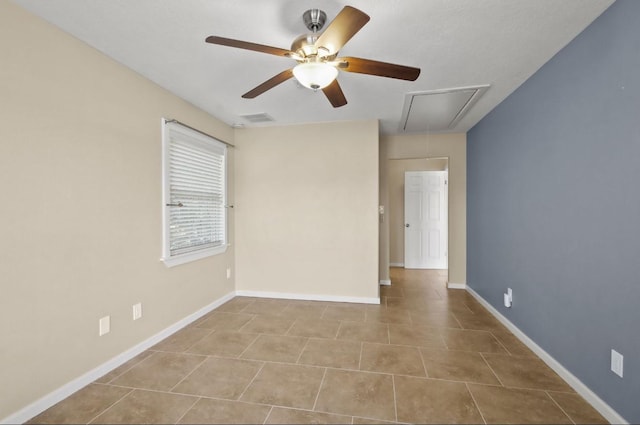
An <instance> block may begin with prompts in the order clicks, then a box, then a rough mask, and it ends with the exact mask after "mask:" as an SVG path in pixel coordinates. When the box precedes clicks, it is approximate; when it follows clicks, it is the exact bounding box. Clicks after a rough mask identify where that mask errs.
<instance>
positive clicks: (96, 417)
mask: <svg viewBox="0 0 640 425" xmlns="http://www.w3.org/2000/svg"><path fill="white" fill-rule="evenodd" d="M85 388H86V387H85ZM135 390H136V389H135V388H132V389H131V391H129V392H127V393H126V394H125V395H123V396H122V397H120V398H119V399H118V400H116V401H114V402H113V403H112V404H110V405H109V406H108V407H107V408H105V409H104V410H102V411H101V412H100V413H98V414H97V415H95V416H94V417H93V418H91V420H90V421H88V422H87V423H88V424H90V423H92V422H93V421H95V420H96V419H98V417H99V416H100V415H102V414H104V413H106V412H107V410H110V409H111V408H112V407H113V406H115V405H116V404H118V403H120V402H121V401H122V400H123V399H124V398H125V397H127V396H128V395H129V394H131V393H132V392H134V391H135ZM45 412H46V410H45ZM31 419H33V418H31Z"/></svg>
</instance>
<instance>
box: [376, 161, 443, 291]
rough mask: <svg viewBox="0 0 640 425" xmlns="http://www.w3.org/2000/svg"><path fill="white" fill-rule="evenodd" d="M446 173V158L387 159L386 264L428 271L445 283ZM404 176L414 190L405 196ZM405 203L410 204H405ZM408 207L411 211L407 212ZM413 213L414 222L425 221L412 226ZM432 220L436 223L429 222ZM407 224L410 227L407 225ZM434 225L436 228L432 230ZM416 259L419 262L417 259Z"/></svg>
mask: <svg viewBox="0 0 640 425" xmlns="http://www.w3.org/2000/svg"><path fill="white" fill-rule="evenodd" d="M448 172H449V159H448V158H411V159H390V160H389V168H388V182H389V188H388V189H389V265H390V266H391V267H402V268H406V269H430V270H433V273H434V274H437V275H439V276H440V277H442V278H444V279H445V281H446V280H447V279H448V221H449V220H448V211H449V199H448ZM405 176H410V182H411V181H412V182H413V184H411V183H410V186H413V187H409V188H408V189H410V190H409V194H408V195H407V194H406V190H407V186H406V183H405ZM423 189H424V190H423ZM407 201H408V203H409V205H405V204H406V203H407ZM407 208H410V209H412V211H407ZM407 214H409V215H408V216H407ZM412 214H413V219H415V218H416V217H421V218H422V219H424V220H419V221H420V222H419V223H418V222H416V221H414V222H413V223H412V222H410V221H411V220H408V218H409V216H410V215H412ZM405 216H406V217H405ZM433 218H438V220H432V219H433ZM413 219H412V220H413ZM436 222H439V223H436ZM407 224H409V227H407V226H406V225H407ZM433 224H437V225H438V226H439V227H438V228H434V227H433ZM412 226H413V228H412ZM443 226H444V227H443ZM412 230H415V232H412ZM411 250H413V251H415V252H411ZM408 251H409V252H408ZM407 254H409V256H407ZM425 257H431V258H425ZM419 258H421V260H416V259H419Z"/></svg>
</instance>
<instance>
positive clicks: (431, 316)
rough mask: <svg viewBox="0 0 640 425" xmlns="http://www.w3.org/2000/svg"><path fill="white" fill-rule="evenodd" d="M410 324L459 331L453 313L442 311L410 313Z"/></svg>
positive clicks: (459, 326) (458, 325) (458, 324)
mask: <svg viewBox="0 0 640 425" xmlns="http://www.w3.org/2000/svg"><path fill="white" fill-rule="evenodd" d="M410 314H411V322H412V323H413V324H414V325H418V326H427V327H431V328H453V329H461V328H462V326H461V325H460V323H459V322H458V320H456V317H455V316H454V315H453V313H450V312H448V311H444V310H427V311H411V312H410Z"/></svg>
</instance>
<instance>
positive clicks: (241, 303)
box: [216, 297, 254, 313]
mask: <svg viewBox="0 0 640 425" xmlns="http://www.w3.org/2000/svg"><path fill="white" fill-rule="evenodd" d="M253 302H254V299H253V298H247V297H235V298H234V299H232V300H229V301H227V302H226V303H224V304H222V305H221V306H220V307H218V308H217V309H216V311H224V312H226V313H240V312H241V311H242V310H244V309H245V308H246V307H247V306H249V304H251V303H253Z"/></svg>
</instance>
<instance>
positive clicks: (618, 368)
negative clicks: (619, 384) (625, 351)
mask: <svg viewBox="0 0 640 425" xmlns="http://www.w3.org/2000/svg"><path fill="white" fill-rule="evenodd" d="M623 368H624V356H623V355H622V354H620V353H618V352H617V351H616V350H611V371H612V372H613V373H615V374H616V375H618V376H619V377H621V378H622V370H623Z"/></svg>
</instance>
